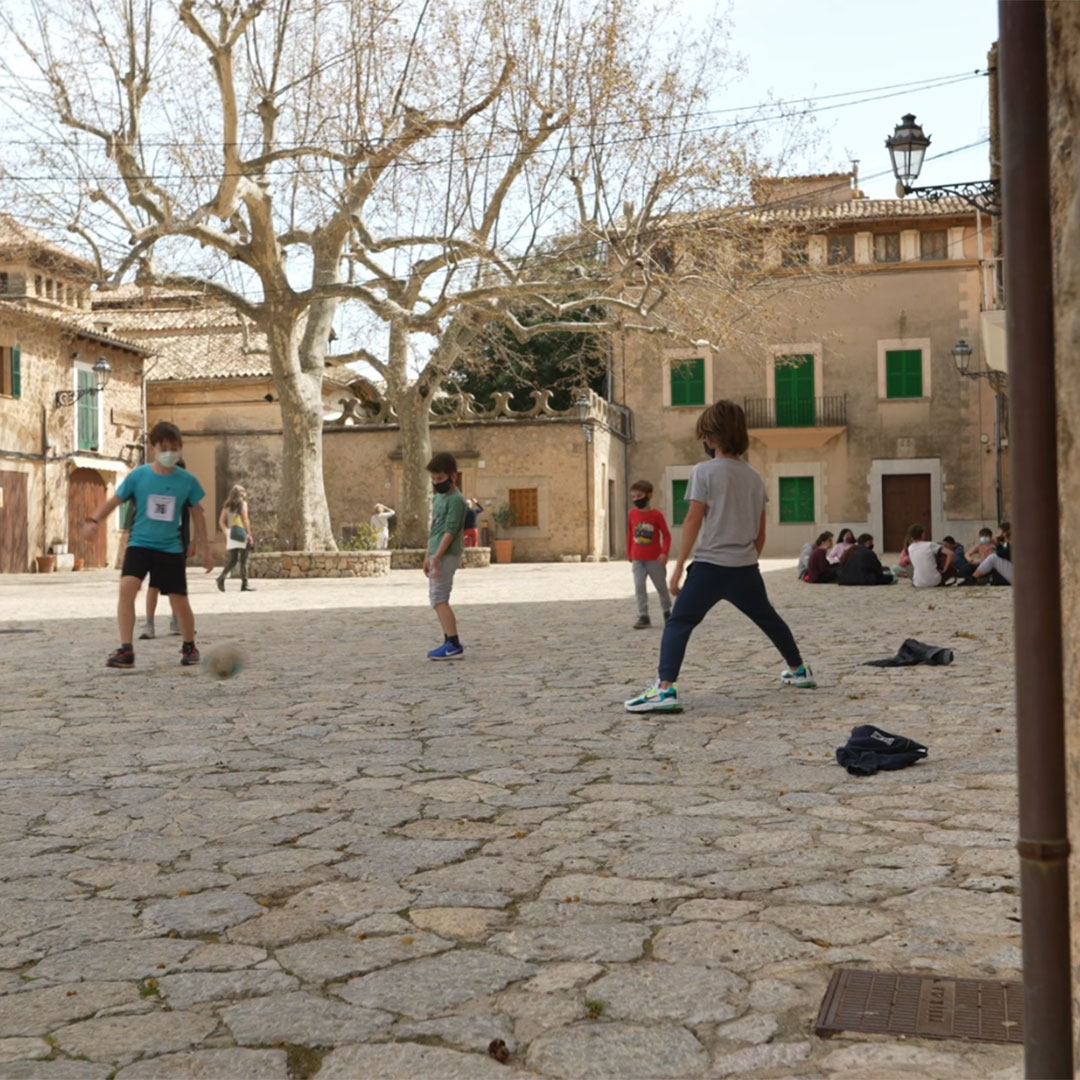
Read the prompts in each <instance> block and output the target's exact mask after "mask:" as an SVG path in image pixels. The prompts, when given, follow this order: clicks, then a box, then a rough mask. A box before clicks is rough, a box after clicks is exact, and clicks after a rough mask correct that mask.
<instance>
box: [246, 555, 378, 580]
mask: <svg viewBox="0 0 1080 1080" xmlns="http://www.w3.org/2000/svg"><path fill="white" fill-rule="evenodd" d="M248 573H249V575H250V576H251V577H253V578H286V577H291V578H301V577H309V578H342V577H347V578H355V577H385V576H386V575H387V574H389V573H390V552H389V551H253V552H252V553H251V554H250V555H249V556H248Z"/></svg>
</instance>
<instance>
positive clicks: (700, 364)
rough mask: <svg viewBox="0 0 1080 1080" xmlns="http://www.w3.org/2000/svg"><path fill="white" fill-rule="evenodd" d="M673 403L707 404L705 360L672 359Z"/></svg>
mask: <svg viewBox="0 0 1080 1080" xmlns="http://www.w3.org/2000/svg"><path fill="white" fill-rule="evenodd" d="M671 404H672V405H704V404H705V361H704V360H703V359H701V358H698V359H696V360H672V361H671Z"/></svg>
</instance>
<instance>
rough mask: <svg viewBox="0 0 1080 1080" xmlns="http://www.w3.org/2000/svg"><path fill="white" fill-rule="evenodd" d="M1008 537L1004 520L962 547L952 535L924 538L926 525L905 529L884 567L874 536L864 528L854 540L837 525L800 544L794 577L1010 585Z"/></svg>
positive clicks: (927, 584)
mask: <svg viewBox="0 0 1080 1080" xmlns="http://www.w3.org/2000/svg"><path fill="white" fill-rule="evenodd" d="M1012 576H1013V564H1012V542H1011V534H1010V527H1009V523H1008V522H1007V521H1005V522H1002V524H1001V525H1000V526H999V527H998V534H997V535H996V536H995V535H994V534H993V532H992V531H991V530H990V529H989V528H986V527H983V528H982V529H980V530H979V540H978V542H977V543H975V544H972V545H971V547H969V548H968V549H967V551H966V552H965V551H964V548H963V546H962V545H961V544H958V543H957V542H956V541H955V540H954V539H953V538H952V537H951V536H946V537H945V539H944V540H942V541H941V543H940V544H939V543H936V542H935V541H933V540H928V539H927V537H926V527H925V526H923V525H912V526H911V528H910V529H908V534H907V539H906V540H905V541H904V550H903V551H902V552H901V553H900V562H899V564H898V565H897V566H894V567H891V568H888V567H884V566H882V565H881V560H880V559H879V558H878V557H877V555H876V554H875V553H874V538H873V537H872V536H871V535H870V534H869V533H863V534H862V535H861V536H859V537H858V538H857V539H856V537H855V534H854V533H853V532H852V531H851V529H841V530H840V538H839V540H836V539H834V537H833V534H832V533H831V532H823V533H822V534H821V535H820V536H819V537H818V538H817V539H816V540H815V541H814V542H813V543H812V544H806V545H805V546H804V547H803V550H802V554H801V555H800V557H799V580H800V581H805V582H806V583H807V584H808V585H827V584H830V583H832V582H835V583H836V584H838V585H891V584H893V582H895V581H896V580H897V579H898V578H900V577H910V578H911V583H912V585H914V586H915V587H916V588H918V589H925V588H933V587H935V586H938V585H948V584H950V583H952V582H957V583H958V584H961V585H1011V584H1012Z"/></svg>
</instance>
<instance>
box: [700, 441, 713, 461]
mask: <svg viewBox="0 0 1080 1080" xmlns="http://www.w3.org/2000/svg"><path fill="white" fill-rule="evenodd" d="M701 448H702V449H703V450H704V451H705V456H706V457H711V458H714V457H716V447H715V446H710V445H709V444H708V443H707V442H703V443H702V444H701Z"/></svg>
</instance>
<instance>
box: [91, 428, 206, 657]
mask: <svg viewBox="0 0 1080 1080" xmlns="http://www.w3.org/2000/svg"><path fill="white" fill-rule="evenodd" d="M183 445H184V441H183V439H182V438H181V437H180V430H179V428H177V427H176V425H175V424H170V423H167V422H166V421H162V422H161V423H159V424H155V425H154V429H153V430H152V431H151V432H150V447H151V450H152V452H153V456H154V461H153V464H149V465H140V466H139V467H138V468H137V469H133V470H132V471H131V472H130V473H128V474H127V476H125V477H124V479H123V481H121V483H120V484H119V485H118V486H117V488H116V494H115V495H111V496H110V497H109V498H108V499H106V500H105V502H103V503H102V504H101V506H99V507H98V508H97V510H95V511H94V514H93V516H92V517H88V518H87V519H86V522H85V524H84V525H83V535H84V536H85V537H86V538H87V539H88V540H89V539H93V537H94V536H96V535H97V530H98V529H99V528H100V526H101V523H102V521H104V520H105V518H106V517H107V516H108V515H109V514H111V513H112V512H113V510H115V509H116V508H117V507H118V506H119V505H120V504H121V503H122V502H125V501H126V500H128V499H134V500H135V522H134V524H133V525H132V527H131V537H130V540H129V542H128V548H127V552H126V553H125V555H124V568H123V570H121V572H120V602H119V605H118V607H117V621H118V622H119V624H120V648H119V649H117V650H116V651H115V652H113V653H111V654H110V655H109V657H108V659H107V660H106V661H105V664H106V666H107V667H114V668H132V667H134V666H135V648H134V646H133V645H132V638H133V637H134V636H135V597H136V596H138V595H139V590H140V589H141V588H142V583H143V578H145V577H146V575H147V574H149V575H150V587H151V588H154V589H159V590H160V591H161V592H163V593H166V594H167V595H168V597H169V601H170V603H171V604H172V609H173V611H174V612H175V614H176V617H177V619H178V620H179V623H180V634H181V636H182V638H183V646H182V647H181V652H180V663H181V664H183V665H184V666H185V667H189V666H191V665H192V664H197V663H198V662H199V650H198V649H197V648H195V615H194V614H193V613H192V610H191V604H190V603H189V602H188V598H187V569H186V558H187V553H186V551H185V550H184V541H183V538H182V537H181V531H180V530H181V522H182V520H183V513H184V508H185V507H189V508H190V511H191V521H192V524H193V525H194V526H195V542H196V544H197V545H198V548H199V552H200V553H201V555H202V564H203V567H204V568H205V569H206V572H207V573H210V572H211V571H212V570H213V569H214V560H213V559H212V558H211V557H210V546H209V543H208V541H207V537H206V516H205V514H204V513H203V508H202V506H201V505H200V503H201V501H202V498H203V496H204V495H205V494H206V493H205V492H204V491H203V489H202V485H201V484H200V483H199V481H198V480H196V479H195V477H194V476H192V474H191V473H189V472H188V471H187V470H186V469H180V468H177V463H178V462H179V460H180V452H181V450H182V448H183Z"/></svg>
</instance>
